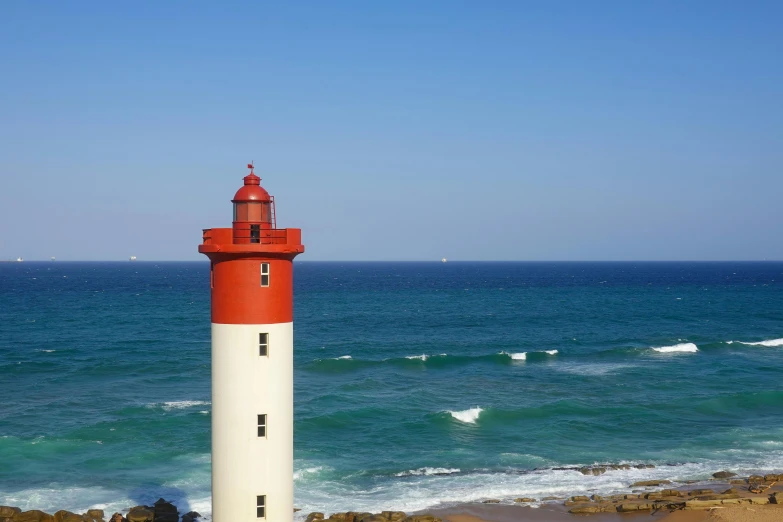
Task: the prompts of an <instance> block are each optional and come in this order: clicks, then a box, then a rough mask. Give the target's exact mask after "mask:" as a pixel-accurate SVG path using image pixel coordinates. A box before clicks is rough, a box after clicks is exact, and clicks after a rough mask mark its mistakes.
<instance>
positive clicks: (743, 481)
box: [729, 479, 748, 485]
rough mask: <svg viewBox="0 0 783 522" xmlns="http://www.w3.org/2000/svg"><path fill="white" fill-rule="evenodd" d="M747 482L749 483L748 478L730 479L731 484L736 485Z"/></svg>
mask: <svg viewBox="0 0 783 522" xmlns="http://www.w3.org/2000/svg"><path fill="white" fill-rule="evenodd" d="M747 483H748V479H732V480H730V481H729V484H734V485H740V484H747Z"/></svg>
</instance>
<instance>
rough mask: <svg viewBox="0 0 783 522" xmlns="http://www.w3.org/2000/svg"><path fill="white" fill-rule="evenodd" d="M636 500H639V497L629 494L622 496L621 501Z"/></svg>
mask: <svg viewBox="0 0 783 522" xmlns="http://www.w3.org/2000/svg"><path fill="white" fill-rule="evenodd" d="M637 498H639V495H633V494H631V493H629V494H627V495H623V499H625V500H636V499H637Z"/></svg>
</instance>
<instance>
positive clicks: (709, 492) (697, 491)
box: [688, 489, 715, 497]
mask: <svg viewBox="0 0 783 522" xmlns="http://www.w3.org/2000/svg"><path fill="white" fill-rule="evenodd" d="M714 493H715V492H714V491H713V490H711V489H692V490H690V491H689V492H688V494H689V495H690V496H692V497H698V496H700V495H712V494H714Z"/></svg>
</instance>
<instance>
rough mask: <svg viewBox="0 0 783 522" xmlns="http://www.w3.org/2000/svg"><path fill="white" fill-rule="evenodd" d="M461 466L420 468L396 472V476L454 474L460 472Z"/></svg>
mask: <svg viewBox="0 0 783 522" xmlns="http://www.w3.org/2000/svg"><path fill="white" fill-rule="evenodd" d="M459 472H460V469H459V468H419V469H410V470H408V471H401V472H399V473H395V474H394V476H395V477H418V476H422V475H453V474H454V473H459Z"/></svg>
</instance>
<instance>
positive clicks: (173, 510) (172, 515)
mask: <svg viewBox="0 0 783 522" xmlns="http://www.w3.org/2000/svg"><path fill="white" fill-rule="evenodd" d="M153 520H155V522H177V521H178V520H179V512H178V511H177V506H175V505H174V504H172V503H171V502H166V501H165V500H163V499H162V498H159V499H158V500H157V502H155V507H154V509H153Z"/></svg>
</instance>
